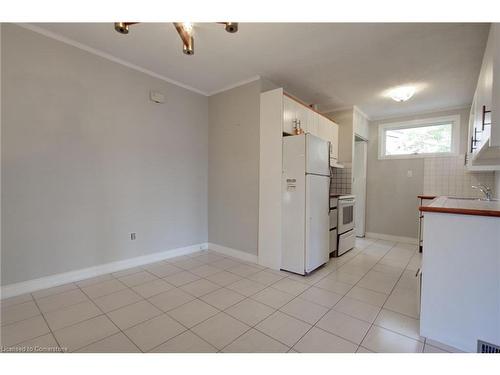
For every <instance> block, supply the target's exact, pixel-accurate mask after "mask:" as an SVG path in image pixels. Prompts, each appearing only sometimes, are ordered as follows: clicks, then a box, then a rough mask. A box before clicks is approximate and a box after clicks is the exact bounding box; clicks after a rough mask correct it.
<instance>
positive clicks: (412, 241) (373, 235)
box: [365, 232, 418, 245]
mask: <svg viewBox="0 0 500 375" xmlns="http://www.w3.org/2000/svg"><path fill="white" fill-rule="evenodd" d="M365 236H366V237H368V238H375V239H377V240H386V241H395V242H403V243H408V244H412V245H416V244H418V240H417V239H416V238H413V237H401V236H393V235H390V234H383V233H372V232H366V233H365Z"/></svg>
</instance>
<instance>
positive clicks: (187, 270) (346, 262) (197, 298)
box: [26, 241, 411, 351]
mask: <svg viewBox="0 0 500 375" xmlns="http://www.w3.org/2000/svg"><path fill="white" fill-rule="evenodd" d="M375 242H376V241H375ZM375 242H373V243H375ZM373 243H371V244H373ZM371 244H370V245H371ZM396 244H397V243H396ZM396 244H395V245H393V246H392V247H390V248H389V249H388V250H387V251H386V253H385V255H386V254H387V253H388V252H389V251H390V250H391V249H392V248H394V247H395V246H396ZM370 245H367V246H366V247H365V248H364V249H363V250H361V249H360V251H359V252H358V253H356V255H354V256H353V257H351V258H350V259H348V260H347V261H345V262H343V263H342V264H341V265H339V266H338V268H337V267H335V269H333V270H330V269H328V270H329V272H328V273H327V274H326V275H325V276H324V277H321V278H320V279H318V280H317V281H316V282H314V283H313V284H309V283H304V282H301V281H298V280H296V279H294V278H292V277H290V276H283V277H282V278H280V279H279V280H276V281H275V282H273V283H270V284H264V283H260V282H258V281H255V280H252V279H249V277H251V276H253V275H255V274H256V273H259V272H265V271H268V270H269V269H268V268H257V267H254V268H255V269H256V270H257V271H255V272H253V273H251V274H248V275H245V276H242V275H241V274H237V273H234V272H231V271H230V270H228V268H219V267H217V266H213V265H212V264H213V263H215V262H217V261H220V260H223V259H229V260H232V257H225V256H221V255H219V254H216V255H217V256H221V258H222V259H216V260H212V261H209V262H208V261H207V262H204V263H203V264H202V265H201V266H203V265H209V266H211V267H214V268H218V269H219V272H216V273H221V272H223V271H226V272H230V273H232V274H234V275H236V276H238V277H240V278H241V279H240V280H237V281H235V282H233V283H230V284H227V285H221V284H217V283H215V284H216V285H217V286H218V288H217V289H216V290H214V291H217V290H220V289H223V288H224V289H228V290H231V291H232V292H235V293H236V294H239V295H241V296H242V297H244V298H243V299H242V300H240V301H238V302H236V303H234V304H232V305H230V306H227V307H226V308H224V309H223V310H220V309H219V308H217V307H216V306H213V305H210V303H207V302H205V301H203V300H202V299H201V298H200V297H203V296H205V295H207V294H210V293H212V292H214V291H211V292H209V293H206V294H203V295H200V296H199V297H196V296H193V297H194V299H193V300H199V301H201V302H204V303H207V304H208V305H210V306H213V307H215V308H216V309H217V310H218V313H220V312H224V313H225V314H227V313H226V312H225V311H226V310H228V309H230V308H231V307H233V306H234V305H236V304H238V303H241V302H243V301H245V300H252V301H256V300H254V299H253V298H251V297H253V296H254V295H255V294H257V293H259V292H260V291H262V290H265V289H267V288H269V287H272V286H273V285H275V284H276V283H278V282H280V281H282V280H283V279H285V278H286V279H288V280H291V281H295V282H299V283H301V284H304V285H307V288H306V289H304V290H303V291H302V292H301V293H299V294H298V295H296V296H295V297H294V298H292V299H291V300H290V301H288V302H287V303H285V304H284V305H283V306H286V305H287V304H289V303H291V302H292V301H294V300H296V299H297V298H299V297H300V296H301V295H302V294H303V293H305V292H306V291H307V290H309V289H311V288H312V287H316V284H317V283H319V282H320V281H321V280H323V279H325V278H327V277H328V276H329V275H331V274H333V273H334V272H337V271H339V270H341V269H342V268H343V267H344V266H346V265H347V264H348V263H349V262H350V261H352V260H353V259H355V258H356V257H358V256H359V255H362V254H364V250H366V249H367V248H368V247H369V246H370ZM385 255H384V256H382V257H381V258H379V259H378V261H377V263H375V264H374V265H373V266H372V267H371V268H370V269H368V271H366V272H365V274H364V275H366V274H367V273H368V272H369V271H370V270H372V269H373V268H374V267H375V266H376V265H377V264H379V262H380V260H381V259H382V258H384V257H385ZM196 258H197V256H196V257H192V258H189V259H196ZM235 261H236V262H237V263H241V264H240V265H237V266H235V267H238V266H241V265H247V266H250V267H252V265H251V264H247V263H246V262H241V261H239V260H238V259H236V260H235ZM410 261H411V258H410V259H409V260H408V262H407V264H406V267H407V266H408V264H409V262H410ZM155 263H166V264H169V265H172V266H175V263H173V262H166V261H160V262H155ZM155 263H152V264H155ZM201 266H199V267H201ZM175 267H177V268H179V269H180V271H179V272H178V273H180V272H183V271H185V272H188V273H190V274H193V275H196V274H194V273H192V272H190V269H192V268H190V269H183V268H182V267H178V266H175ZM406 267H405V268H404V270H403V272H402V273H401V275H400V277H399V278H398V281H397V282H396V284H395V285H394V287H393V288H392V290H391V293H392V291H393V290H394V288H395V286H396V285H397V283H398V282H399V280H400V279H401V277H402V275H403V273H404V271H405V270H406V269H407V268H406ZM142 271H145V272H147V273H149V274H152V275H153V276H155V277H157V280H158V279H161V280H163V281H165V282H166V283H167V284H169V285H172V284H170V283H168V282H167V281H166V280H164V278H166V277H169V276H170V275H167V276H165V277H159V276H157V275H155V274H153V273H152V272H149V271H148V270H146V269H143V268H141V269H138V270H137V272H134V273H131V274H129V275H124V276H121V277H116V276H115V275H113V273H110V274H109V275H110V276H111V278H110V280H111V279H116V280H117V281H119V282H120V283H122V284H123V285H124V286H125V288H128V289H130V290H131V291H133V292H135V291H134V290H133V288H134V287H136V286H139V285H143V284H146V283H148V282H154V281H157V280H150V281H147V282H144V283H140V284H137V285H134V286H128V285H126V284H124V283H123V282H122V281H121V280H120V278H123V277H126V276H130V275H133V274H136V273H138V272H142ZM174 274H175V273H173V274H172V275H174ZM280 275H283V274H280ZM196 276H197V277H200V279H203V280H207V281H210V280H208V279H206V277H209V276H211V275H206V276H205V277H201V276H199V275H196ZM241 280H249V281H251V282H254V283H257V284H260V285H261V286H264V288H263V289H261V290H259V291H257V292H255V293H253V294H251V295H248V296H247V295H243V294H241V293H239V292H238V291H236V290H233V289H230V288H227V287H228V286H230V285H232V284H234V283H236V282H239V281H241ZM360 280H361V279H360ZM360 280H358V282H357V283H356V284H354V285H353V286H352V287H351V288H350V289H349V290H348V291H347V292H346V293H344V294H343V295H342V298H344V297H345V296H346V295H347V294H348V293H349V291H350V290H352V288H354V287H355V286H356V285H357V284H358V283H359V281H360ZM105 281H107V280H104V281H102V282H105ZM195 281H197V280H195ZM193 282H194V281H193ZM97 283H99V282H97ZM97 283H95V284H97ZM187 284H189V283H185V284H182V285H179V286H176V285H172V286H173V288H177V289H180V288H181V287H182V286H184V285H187ZM90 285H94V284H90ZM90 285H89V286H90ZM75 286H76V288H75V289H80V290H81V291H82V292H83V293H84V294H85V295H86V296H87V297H88V298H89V300H90V301H91V302H92V303H93V304H94V305H95V302H94V301H93V299H92V298H90V297H89V296H88V295H87V294H86V293H85V292H84V291H83V290H82V287H80V286H79V285H77V284H75ZM125 288H124V289H122V290H125ZM316 288H318V287H316ZM273 289H274V290H277V291H280V292H283V291H282V290H279V289H277V288H273ZM320 289H322V288H320ZM326 291H328V290H326ZM116 292H119V291H116ZM116 292H112V293H109V294H106V295H103V296H99V297H96V298H101V297H104V296H107V295H110V294H113V293H116ZM165 292H166V291H165ZM61 293H64V292H61ZM61 293H55V294H53V295H56V294H61ZM135 293H136V292H135ZM161 293H164V292H160V293H156V294H154V295H152V296H150V297H148V298H145V297H143V296H142V295H140V297H141V298H142V300H143V301H147V302H149V303H151V302H150V301H149V298H152V297H153V296H155V295H158V294H161ZM283 293H287V292H283ZM391 293H389V295H388V297H387V298H386V301H387V299H388V298H389V296H390V294H391ZM188 294H189V293H188ZM288 294H289V293H288ZM47 297H49V296H47ZM31 298H32V300H35V298H34V297H33V296H32V295H31ZM342 298H341V299H342ZM341 299H339V301H337V303H335V305H333V306H332V307H331V308H329V309H328V310H327V311H326V312H325V313H324V314H323V315H322V316H321V317H320V318H319V319H318V320H317V321H316V323H314V324H311V323H309V322H305V321H303V320H302V319H300V318H297V317H294V316H292V315H290V314H287V313H286V312H284V311H281V310H280V309H281V308H283V306H281V307H279V308H275V307H273V306H269V307H270V308H272V309H273V310H274V312H273V313H271V314H270V315H268V316H267V317H266V318H264V319H262V320H260V321H259V322H257V323H256V324H254V325H248V324H247V323H246V322H243V321H241V320H239V319H238V318H236V317H233V316H232V315H230V314H228V315H229V316H231V317H232V318H234V319H236V320H237V321H239V322H241V323H243V324H245V325H246V326H249V329H247V330H246V331H245V332H243V333H242V334H241V335H240V336H238V337H237V338H235V339H234V340H233V341H231V342H230V343H229V344H227V345H225V346H224V347H223V348H222V349H221V350H223V349H224V348H226V347H227V346H228V345H230V344H231V343H233V342H234V341H236V340H237V339H238V338H239V337H241V336H242V335H244V334H245V333H247V332H248V331H249V330H250V329H256V330H257V331H258V332H260V333H262V334H264V335H265V336H267V337H270V338H271V339H273V340H276V339H275V338H273V337H272V336H269V335H267V334H266V333H264V332H261V331H260V330H258V329H257V328H255V327H256V326H257V325H258V324H260V323H261V322H262V321H264V320H265V319H267V318H268V317H269V316H271V315H273V314H274V313H276V312H277V311H279V312H280V313H283V314H285V315H287V316H290V317H292V318H294V319H298V320H299V321H302V322H304V323H306V324H309V325H311V327H310V328H309V330H308V331H306V333H305V334H304V335H302V336H301V338H299V340H298V341H300V340H301V339H302V337H303V336H305V335H306V334H307V333H308V332H309V331H310V330H311V329H312V327H316V328H318V329H320V330H322V331H324V332H328V331H326V330H323V329H322V328H320V327H318V326H317V323H318V322H319V321H320V320H321V319H322V318H323V317H324V315H326V314H327V313H328V312H330V311H331V310H333V308H334V307H335V306H336V305H337V304H338V303H339V302H340V300H341ZM193 300H191V301H189V302H192V301H193ZM26 302H28V301H26ZM138 302H140V301H135V302H133V303H131V304H127V305H124V306H121V307H119V308H117V309H120V308H124V307H126V306H130V305H132V304H135V303H138ZM189 302H186V303H189ZM256 302H258V303H262V302H259V301H256ZM308 302H311V303H314V302H312V301H308ZM361 302H364V301H361ZM35 303H36V300H35ZM79 303H80V302H79ZM365 303H366V302H365ZM73 305H74V304H73ZM73 305H69V306H65V307H70V306H73ZM183 305H184V304H182V305H179V306H177V307H175V308H174V309H171V310H169V311H172V310H175V309H176V308H179V307H181V306H183ZM264 305H266V304H264ZM384 305H385V302H384ZM384 305H383V306H384ZM266 306H268V305H266ZM383 306H382V307H381V308H380V310H379V313H378V314H377V317H378V315H379V314H380V311H381V309H382V308H383ZM155 307H156V306H155ZM323 307H326V306H323ZM37 308H38V309H39V307H38V304H37ZM97 308H98V309H99V310H100V311H101V312H102V314H103V315H104V316H106V317H107V318H108V319H109V316H108V315H107V313H105V312H104V311H103V310H102V309H101V308H99V306H97ZM117 309H114V310H111V311H109V312H112V311H115V310H117ZM159 310H160V311H161V312H162V314H165V315H167V316H169V317H170V318H172V319H174V318H173V317H171V316H170V315H169V314H168V311H163V310H162V309H159ZM40 311H41V310H40ZM54 311H56V310H54ZM109 312H108V313H109ZM218 313H217V314H218ZM162 314H160V315H162ZM217 314H215V315H217ZM160 315H157V316H155V317H158V316H160ZM215 315H213V316H215ZM213 316H211V317H213ZM155 317H153V318H150V319H154V318H155ZM211 317H209V318H207V319H205V320H204V321H206V320H208V319H210V318H211ZM93 318H95V317H93ZM44 319H45V317H44ZM89 319H92V318H89ZM89 319H86V320H89ZM150 319H148V320H150ZM375 319H376V318H375ZM86 320H83V321H80V322H78V323H75V324H73V325H76V324H79V323H82V322H84V321H86ZM110 320H111V319H110ZM148 320H145V321H143V322H140V323H137V324H136V325H138V324H141V323H144V322H146V321H148ZM174 320H175V319H174ZM175 321H177V320H175ZM204 321H201V322H199V323H197V324H196V325H198V324H201V323H203V322H204ZM178 323H179V324H181V325H182V326H183V327H186V326H184V325H183V324H182V323H180V322H178ZM113 324H114V325H115V326H116V324H115V323H114V322H113ZM47 325H48V324H47ZM136 325H134V326H136ZM196 325H195V326H196ZM373 325H374V323H371V326H370V328H371V327H372V326H373ZM70 326H72V325H70ZM70 326H67V327H64V328H68V327H70ZM134 326H131V327H128V328H127V329H129V328H132V327H134ZM195 326H193V327H195ZM48 327H49V330H50V332H51V333H52V335H53V336H54V338H55V335H54V334H53V331H52V329H51V328H50V326H48ZM193 327H192V328H193ZM117 329H118V330H119V332H122V333H123V334H125V333H124V332H123V330H121V329H120V328H119V327H118V326H117ZM186 331H190V332H192V333H193V334H195V335H196V336H197V337H199V336H198V335H197V334H196V333H195V332H193V331H192V330H191V329H190V328H187V327H186V330H184V331H183V332H181V333H180V334H182V333H185V332H186ZM328 333H329V334H332V333H331V332H328ZM115 334H116V333H115ZM115 334H112V335H110V336H113V335H115ZM333 335H334V336H337V337H340V336H338V335H335V334H333ZM42 336H43V335H42ZM110 336H107V337H105V338H102V339H100V340H97V341H95V342H99V341H101V340H104V339H106V338H108V337H110ZM125 336H126V337H128V336H127V335H126V334H125ZM177 336H178V335H176V336H174V337H172V338H170V339H169V340H171V339H173V338H175V337H177ZM403 336H404V335H403ZM199 338H200V339H202V340H203V341H204V342H206V340H204V339H203V338H202V337H199ZM340 338H342V337H340ZM129 339H130V338H129ZM342 339H344V338H342ZM363 339H364V338H363ZM130 340H131V339H130ZM169 340H166V341H165V342H167V341H169ZM344 340H345V339H344ZM131 341H132V342H133V340H131ZM276 341H278V342H280V341H279V340H276ZM298 341H296V342H295V344H294V345H296V343H297V342H298ZM347 341H349V340H347ZM56 342H58V341H57V339H56ZM95 342H93V343H95ZM165 342H163V343H161V344H159V345H158V346H160V345H163V344H164V343H165ZM93 343H90V344H88V345H85V346H84V347H87V346H89V345H92V344H93ZM207 343H208V342H207ZM133 344H134V345H135V346H137V345H136V344H135V342H133ZM208 344H210V343H208ZM283 344H284V345H285V346H286V347H289V348H290V346H289V345H288V344H285V343H283ZM210 345H211V346H212V344H210ZM294 345H292V347H291V348H293V346H294ZM360 346H361V344H358V349H359V347H360ZM84 347H81V348H79V349H82V348H84ZM156 347H157V346H156ZM156 347H155V348H156ZM138 349H139V350H140V351H142V350H141V349H140V348H138ZM151 350H154V348H153V349H151ZM290 350H291V349H290Z"/></svg>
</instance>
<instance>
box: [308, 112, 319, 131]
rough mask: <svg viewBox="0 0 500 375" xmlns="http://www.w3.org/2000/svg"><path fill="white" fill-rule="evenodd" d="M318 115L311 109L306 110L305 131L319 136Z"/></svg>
mask: <svg viewBox="0 0 500 375" xmlns="http://www.w3.org/2000/svg"><path fill="white" fill-rule="evenodd" d="M319 117H320V116H319V115H318V114H317V113H316V112H314V111H313V110H308V111H307V131H308V132H309V133H311V134H312V135H314V136H316V137H319V133H318V127H319V125H318V122H319Z"/></svg>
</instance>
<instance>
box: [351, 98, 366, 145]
mask: <svg viewBox="0 0 500 375" xmlns="http://www.w3.org/2000/svg"><path fill="white" fill-rule="evenodd" d="M352 124H353V128H354V133H355V134H357V135H359V136H361V137H362V138H364V139H368V138H369V128H368V119H367V118H366V116H365V115H364V114H363V113H362V112H361V111H360V110H359V109H358V108H357V107H356V106H354V108H353V114H352Z"/></svg>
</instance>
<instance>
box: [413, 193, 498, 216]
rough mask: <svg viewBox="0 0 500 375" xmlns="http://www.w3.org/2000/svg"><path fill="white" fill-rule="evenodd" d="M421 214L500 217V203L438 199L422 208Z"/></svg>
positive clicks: (447, 198) (420, 208)
mask: <svg viewBox="0 0 500 375" xmlns="http://www.w3.org/2000/svg"><path fill="white" fill-rule="evenodd" d="M419 210H420V211H421V212H438V213H447V214H458V215H477V216H493V217H500V201H484V200H478V199H460V198H450V197H437V198H435V199H434V200H433V201H432V202H431V203H430V204H429V205H427V206H420V207H419Z"/></svg>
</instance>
